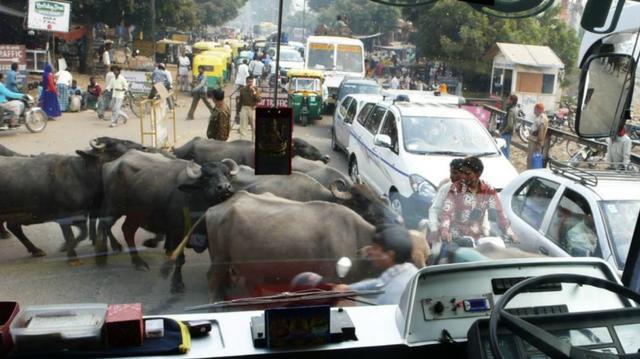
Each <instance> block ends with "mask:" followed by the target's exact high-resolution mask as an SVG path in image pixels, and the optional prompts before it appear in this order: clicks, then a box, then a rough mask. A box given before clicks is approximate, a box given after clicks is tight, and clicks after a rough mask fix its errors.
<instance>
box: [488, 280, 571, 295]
mask: <svg viewBox="0 0 640 359" xmlns="http://www.w3.org/2000/svg"><path fill="white" fill-rule="evenodd" d="M529 278H530V277H513V278H496V279H492V280H491V288H493V293H494V294H504V293H505V292H506V291H508V290H509V288H511V287H513V286H514V285H516V284H518V283H519V282H522V281H523V280H525V279H529ZM560 290H562V285H561V284H560V283H548V284H547V283H545V284H538V285H536V286H535V287H532V288H529V289H527V290H526V291H527V292H556V291H560Z"/></svg>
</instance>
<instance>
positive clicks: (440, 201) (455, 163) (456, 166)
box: [429, 158, 464, 243]
mask: <svg viewBox="0 0 640 359" xmlns="http://www.w3.org/2000/svg"><path fill="white" fill-rule="evenodd" d="M463 165H464V160H463V159H462V158H454V159H453V160H452V161H451V163H450V164H449V178H447V179H445V180H443V181H442V182H441V183H440V186H439V187H438V192H437V193H436V196H435V197H434V198H433V202H431V207H430V208H429V242H430V243H435V242H437V241H438V239H439V236H438V229H439V227H440V220H439V217H440V213H442V206H443V205H444V200H445V199H446V198H447V194H448V193H449V190H450V189H451V184H452V183H453V182H456V181H459V180H460V179H461V178H462V172H461V170H462V166H463Z"/></svg>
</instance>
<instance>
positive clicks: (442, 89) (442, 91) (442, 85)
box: [438, 82, 447, 95]
mask: <svg viewBox="0 0 640 359" xmlns="http://www.w3.org/2000/svg"><path fill="white" fill-rule="evenodd" d="M438 91H440V94H442V95H444V94H446V93H447V84H446V83H444V82H442V83H440V86H438Z"/></svg>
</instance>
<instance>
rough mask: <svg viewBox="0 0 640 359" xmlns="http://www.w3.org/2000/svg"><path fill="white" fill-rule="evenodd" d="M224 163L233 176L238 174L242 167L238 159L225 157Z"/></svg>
mask: <svg viewBox="0 0 640 359" xmlns="http://www.w3.org/2000/svg"><path fill="white" fill-rule="evenodd" d="M222 163H224V164H225V165H226V166H227V167H229V174H230V175H231V176H235V175H237V174H238V172H239V171H240V167H239V166H238V164H237V163H236V161H234V160H232V159H231V158H225V159H223V160H222Z"/></svg>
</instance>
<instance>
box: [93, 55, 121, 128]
mask: <svg viewBox="0 0 640 359" xmlns="http://www.w3.org/2000/svg"><path fill="white" fill-rule="evenodd" d="M114 68H115V66H111V68H109V72H107V75H106V76H105V77H104V89H105V91H104V92H102V96H100V100H99V101H98V109H97V110H96V112H97V113H98V118H99V119H101V120H102V119H104V113H105V111H107V109H108V108H109V106H111V98H112V95H113V93H112V91H109V90H107V88H108V87H109V84H111V81H113V80H115V78H116V75H115V74H114V73H113V70H114Z"/></svg>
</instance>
